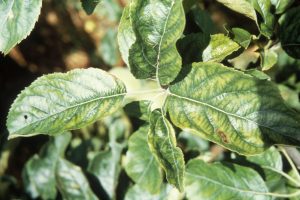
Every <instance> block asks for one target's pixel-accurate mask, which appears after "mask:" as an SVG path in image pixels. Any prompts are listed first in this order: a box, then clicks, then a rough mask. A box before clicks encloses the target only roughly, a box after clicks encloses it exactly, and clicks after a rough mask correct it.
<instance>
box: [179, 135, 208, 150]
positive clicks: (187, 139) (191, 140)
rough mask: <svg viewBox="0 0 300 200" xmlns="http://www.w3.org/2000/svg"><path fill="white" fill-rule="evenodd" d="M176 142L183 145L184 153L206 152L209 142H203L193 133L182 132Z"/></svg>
mask: <svg viewBox="0 0 300 200" xmlns="http://www.w3.org/2000/svg"><path fill="white" fill-rule="evenodd" d="M178 142H179V143H182V144H184V146H185V151H200V152H201V151H207V150H208V149H209V141H207V140H204V139H202V138H200V137H198V136H196V135H194V134H193V133H190V132H188V131H182V132H181V133H180V134H179V136H178Z"/></svg>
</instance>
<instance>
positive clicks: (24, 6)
mask: <svg viewBox="0 0 300 200" xmlns="http://www.w3.org/2000/svg"><path fill="white" fill-rule="evenodd" d="M41 7H42V0H26V1H20V0H1V2H0V18H1V21H0V30H1V31H0V52H3V53H4V54H7V53H9V51H10V50H11V49H12V48H13V47H14V46H15V45H16V44H18V43H19V42H21V41H22V40H23V39H25V38H26V37H27V36H28V35H29V33H30V32H31V31H32V29H33V28H34V25H35V23H36V21H37V20H38V17H39V15H40V11H41Z"/></svg>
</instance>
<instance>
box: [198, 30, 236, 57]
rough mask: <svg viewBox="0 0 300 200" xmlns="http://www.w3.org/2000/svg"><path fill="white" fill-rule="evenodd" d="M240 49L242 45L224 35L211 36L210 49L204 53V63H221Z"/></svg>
mask: <svg viewBox="0 0 300 200" xmlns="http://www.w3.org/2000/svg"><path fill="white" fill-rule="evenodd" d="M239 49H240V45H239V44H238V43H236V42H234V41H233V40H231V39H230V38H229V37H227V36H225V35H224V34H215V35H212V36H211V40H210V42H209V45H208V47H206V49H205V50H204V52H203V55H202V58H203V61H205V62H207V61H210V62H221V61H222V60H224V59H225V58H226V57H227V56H229V55H230V54H232V53H233V52H235V51H237V50H239Z"/></svg>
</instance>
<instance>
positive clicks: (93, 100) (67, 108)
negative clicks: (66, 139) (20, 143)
mask: <svg viewBox="0 0 300 200" xmlns="http://www.w3.org/2000/svg"><path fill="white" fill-rule="evenodd" d="M126 94H127V93H126V92H124V93H120V94H114V95H110V96H104V97H103V96H102V97H97V98H95V99H92V100H89V101H84V102H81V103H79V104H75V105H72V106H70V107H66V108H65V109H63V110H61V111H58V112H55V113H52V114H50V115H48V116H46V117H43V118H41V119H39V120H36V121H34V122H31V123H29V124H26V126H23V127H22V128H20V129H18V130H15V131H12V132H13V133H18V132H19V131H21V130H23V129H24V128H26V127H28V126H32V125H33V124H36V123H39V122H42V121H44V120H47V119H49V118H51V117H53V116H55V115H59V114H61V113H63V112H66V111H68V110H70V109H73V108H76V107H79V106H84V105H87V104H90V103H93V102H95V101H99V100H101V99H109V98H113V97H119V96H125V95H126Z"/></svg>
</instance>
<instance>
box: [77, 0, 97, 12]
mask: <svg viewBox="0 0 300 200" xmlns="http://www.w3.org/2000/svg"><path fill="white" fill-rule="evenodd" d="M100 1H101V0H81V3H82V7H83V9H84V11H85V12H86V14H88V15H91V14H92V13H93V12H94V10H95V8H96V6H97V5H98V4H99V3H100Z"/></svg>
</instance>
